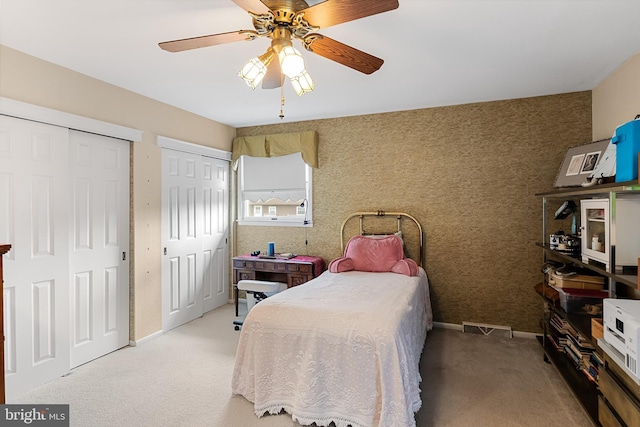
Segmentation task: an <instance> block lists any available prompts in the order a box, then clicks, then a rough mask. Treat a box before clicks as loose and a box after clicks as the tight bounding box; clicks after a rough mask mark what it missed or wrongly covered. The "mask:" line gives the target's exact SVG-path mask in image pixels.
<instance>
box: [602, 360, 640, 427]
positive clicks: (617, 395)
mask: <svg viewBox="0 0 640 427" xmlns="http://www.w3.org/2000/svg"><path fill="white" fill-rule="evenodd" d="M598 386H599V387H600V391H601V392H602V395H603V396H604V398H605V399H606V400H607V402H608V403H609V405H611V407H612V408H613V409H614V410H615V411H616V413H617V414H618V415H619V416H620V418H621V419H622V421H624V423H625V424H626V425H628V426H640V407H639V406H638V404H637V403H636V401H635V399H634V398H633V397H631V396H630V395H629V394H628V392H627V391H626V387H625V386H624V384H622V382H620V381H619V380H618V379H616V378H615V377H614V376H612V375H611V373H610V372H609V370H608V369H601V370H600V375H599V378H598Z"/></svg>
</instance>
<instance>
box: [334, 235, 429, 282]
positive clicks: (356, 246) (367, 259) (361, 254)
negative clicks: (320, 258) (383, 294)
mask: <svg viewBox="0 0 640 427" xmlns="http://www.w3.org/2000/svg"><path fill="white" fill-rule="evenodd" d="M352 270H356V271H372V272H383V271H391V272H394V273H399V274H405V275H407V276H417V275H418V265H417V264H416V263H415V262H414V261H413V260H411V259H408V258H407V259H404V250H403V247H402V239H400V238H399V237H398V236H395V235H390V236H387V237H382V238H377V239H372V238H369V237H365V236H353V237H352V238H351V239H350V240H349V242H348V243H347V247H346V248H345V250H344V256H343V257H340V258H336V259H334V260H333V261H331V263H329V271H330V272H332V273H341V272H343V271H352Z"/></svg>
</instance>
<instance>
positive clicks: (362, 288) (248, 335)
mask: <svg viewBox="0 0 640 427" xmlns="http://www.w3.org/2000/svg"><path fill="white" fill-rule="evenodd" d="M354 215H356V217H359V218H360V221H361V223H360V233H359V235H358V236H354V237H352V238H351V239H350V240H349V243H347V247H346V250H345V247H344V241H342V242H341V244H342V246H343V254H345V255H350V254H353V253H355V252H354V251H353V250H351V253H349V250H350V246H349V245H350V244H351V242H352V241H355V240H354V239H356V237H358V238H360V237H361V236H360V235H363V234H367V233H366V232H365V231H364V230H363V227H362V220H363V218H364V217H366V216H367V215H374V213H357V214H354ZM354 215H352V216H349V217H348V218H347V219H345V222H343V224H342V227H341V235H344V230H345V223H347V222H348V221H349V220H350V219H351V218H353V217H354ZM375 215H378V216H385V214H384V213H382V214H381V213H380V212H376V213H375ZM389 215H393V216H396V217H397V218H398V232H400V223H401V221H402V219H404V218H409V219H410V220H411V221H414V222H415V224H416V225H417V228H418V230H419V233H420V236H419V238H418V239H419V241H420V250H419V253H420V255H419V256H418V257H417V258H419V261H420V263H415V264H416V270H415V271H414V273H415V274H413V275H410V274H399V273H394V272H391V271H375V272H371V271H359V270H358V269H353V270H349V269H347V270H348V271H343V272H339V273H338V272H332V271H331V269H332V268H333V269H334V270H335V268H334V267H332V266H330V267H331V268H330V269H329V270H327V271H325V272H324V273H322V274H321V275H320V276H319V277H317V278H315V279H313V280H311V281H309V282H307V283H305V284H303V285H299V286H296V287H293V288H290V289H288V290H286V291H284V292H281V293H278V294H276V295H274V296H272V297H269V298H267V299H265V300H263V301H261V302H260V303H259V304H257V305H255V306H254V307H253V309H252V310H251V311H250V312H249V314H248V316H247V318H246V319H245V322H244V325H243V327H242V331H241V333H240V338H239V342H238V348H237V353H236V362H235V368H234V372H233V378H232V392H233V393H234V394H238V395H242V396H244V397H245V398H246V399H248V400H249V401H251V402H253V403H254V411H255V413H256V415H257V416H258V417H262V416H263V415H265V414H277V413H280V412H281V411H286V412H287V413H289V414H290V415H291V416H292V418H293V420H294V421H297V422H299V423H300V424H303V425H309V424H313V423H315V424H316V425H318V426H328V425H330V424H331V423H332V422H333V423H334V424H335V426H336V427H347V426H352V427H369V426H384V427H387V426H396V425H397V426H415V412H417V411H418V409H419V408H420V406H421V400H420V388H419V386H420V380H421V378H420V373H419V361H420V355H421V353H422V348H423V345H424V342H425V339H426V334H427V331H428V330H430V329H431V327H432V315H431V303H430V298H429V287H428V280H427V275H426V272H425V270H424V269H423V268H422V266H420V265H419V264H421V261H422V229H421V227H420V224H419V223H418V222H417V221H416V220H415V219H414V218H413V217H411V216H409V215H408V214H404V213H392V214H389ZM385 234H386V233H385ZM394 234H397V233H394ZM394 239H398V237H397V236H390V237H389V236H386V235H385V236H382V237H381V236H380V235H379V234H377V235H376V236H375V237H374V238H371V239H369V238H367V240H366V241H364V242H365V244H372V245H374V246H375V245H381V244H383V243H378V242H382V241H389V242H391V243H393V244H394V245H396V244H397V243H396V242H395V241H394ZM341 240H342V239H341ZM360 240H362V239H360ZM370 242H375V243H370ZM394 247H395V246H394ZM403 255H404V254H403ZM354 257H355V256H354ZM334 261H335V260H334ZM332 264H334V265H335V263H333V262H332ZM356 264H357V263H356ZM380 264H381V263H380V262H377V263H376V265H380Z"/></svg>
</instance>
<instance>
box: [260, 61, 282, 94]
mask: <svg viewBox="0 0 640 427" xmlns="http://www.w3.org/2000/svg"><path fill="white" fill-rule="evenodd" d="M280 86H282V71H281V69H280V61H278V58H273V60H272V61H271V63H270V64H269V66H268V67H267V74H266V75H265V76H264V79H262V89H275V88H277V87H280Z"/></svg>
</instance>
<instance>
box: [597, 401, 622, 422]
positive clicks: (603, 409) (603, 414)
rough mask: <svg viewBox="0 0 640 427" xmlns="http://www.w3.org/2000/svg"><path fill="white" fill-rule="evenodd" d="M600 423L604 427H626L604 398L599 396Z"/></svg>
mask: <svg viewBox="0 0 640 427" xmlns="http://www.w3.org/2000/svg"><path fill="white" fill-rule="evenodd" d="M598 421H599V422H600V424H602V427H624V425H623V424H621V423H620V421H618V418H616V416H615V415H614V414H613V412H612V411H611V408H609V405H607V403H606V402H605V401H604V399H603V398H602V396H598Z"/></svg>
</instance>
